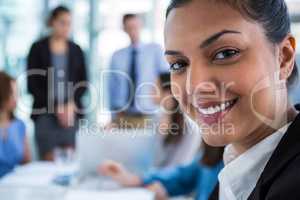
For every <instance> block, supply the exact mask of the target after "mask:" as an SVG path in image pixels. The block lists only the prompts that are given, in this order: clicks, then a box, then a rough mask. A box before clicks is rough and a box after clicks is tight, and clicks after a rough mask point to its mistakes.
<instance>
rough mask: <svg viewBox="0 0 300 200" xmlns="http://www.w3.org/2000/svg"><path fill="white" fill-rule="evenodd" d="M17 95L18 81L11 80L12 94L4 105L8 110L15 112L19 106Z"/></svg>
mask: <svg viewBox="0 0 300 200" xmlns="http://www.w3.org/2000/svg"><path fill="white" fill-rule="evenodd" d="M17 96H18V90H17V83H16V82H15V81H12V82H11V94H10V96H9V97H8V99H7V102H6V104H5V106H4V108H5V109H6V110H7V111H8V112H13V111H14V110H15V108H16V106H17Z"/></svg>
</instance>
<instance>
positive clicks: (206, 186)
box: [99, 142, 224, 200]
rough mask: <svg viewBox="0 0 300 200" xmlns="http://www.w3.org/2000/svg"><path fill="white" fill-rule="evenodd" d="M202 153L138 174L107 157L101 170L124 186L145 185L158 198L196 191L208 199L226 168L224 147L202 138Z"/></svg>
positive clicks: (162, 199)
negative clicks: (187, 159)
mask: <svg viewBox="0 0 300 200" xmlns="http://www.w3.org/2000/svg"><path fill="white" fill-rule="evenodd" d="M202 147H203V151H202V152H203V153H202V155H201V156H200V157H199V158H196V159H195V160H194V161H193V162H191V163H190V164H187V165H182V166H178V167H173V168H166V169H164V170H158V171H156V172H152V173H150V174H146V175H145V176H144V177H139V176H137V175H135V174H133V173H131V172H129V171H127V169H126V168H125V167H123V166H122V165H121V164H119V163H116V162H114V161H106V162H105V163H103V164H102V165H101V166H100V167H99V173H101V174H102V175H105V176H109V177H111V178H112V179H114V180H115V181H116V182H118V183H120V184H121V185H122V186H125V187H145V188H147V189H149V190H151V191H153V192H154V193H155V196H156V199H157V200H164V199H168V197H176V196H181V195H189V194H191V193H193V192H196V199H197V200H207V199H208V198H209V196H210V194H211V193H212V191H213V189H214V187H215V185H216V184H217V182H218V173H219V172H220V170H221V169H222V168H223V161H222V157H223V150H224V149H223V148H222V147H211V146H208V145H207V144H205V143H204V142H203V145H202Z"/></svg>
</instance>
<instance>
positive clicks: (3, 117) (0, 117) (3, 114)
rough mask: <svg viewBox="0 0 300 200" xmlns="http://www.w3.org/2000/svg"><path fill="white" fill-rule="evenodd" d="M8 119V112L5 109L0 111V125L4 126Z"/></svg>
mask: <svg viewBox="0 0 300 200" xmlns="http://www.w3.org/2000/svg"><path fill="white" fill-rule="evenodd" d="M9 121H10V113H9V112H7V111H0V127H6V126H7V124H9Z"/></svg>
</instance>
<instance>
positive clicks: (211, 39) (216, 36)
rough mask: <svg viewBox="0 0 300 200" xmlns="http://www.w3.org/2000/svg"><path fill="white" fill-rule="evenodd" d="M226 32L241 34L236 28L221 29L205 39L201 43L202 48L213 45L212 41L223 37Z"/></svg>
mask: <svg viewBox="0 0 300 200" xmlns="http://www.w3.org/2000/svg"><path fill="white" fill-rule="evenodd" d="M225 34H241V32H239V31H234V30H223V31H220V32H218V33H215V34H213V35H212V36H210V37H209V38H208V39H206V40H204V41H203V42H202V43H201V44H200V48H201V49H203V48H206V47H207V46H209V45H211V44H212V43H214V42H215V41H217V40H218V39H219V38H220V37H222V36H223V35H225Z"/></svg>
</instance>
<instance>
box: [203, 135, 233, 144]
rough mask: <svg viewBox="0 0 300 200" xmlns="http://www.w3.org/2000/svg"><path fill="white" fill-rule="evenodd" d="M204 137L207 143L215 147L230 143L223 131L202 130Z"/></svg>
mask: <svg viewBox="0 0 300 200" xmlns="http://www.w3.org/2000/svg"><path fill="white" fill-rule="evenodd" d="M202 138H203V140H204V141H205V143H206V144H208V145H210V146H214V147H222V146H226V145H228V144H229V142H228V140H227V136H226V134H225V133H223V132H202Z"/></svg>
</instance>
